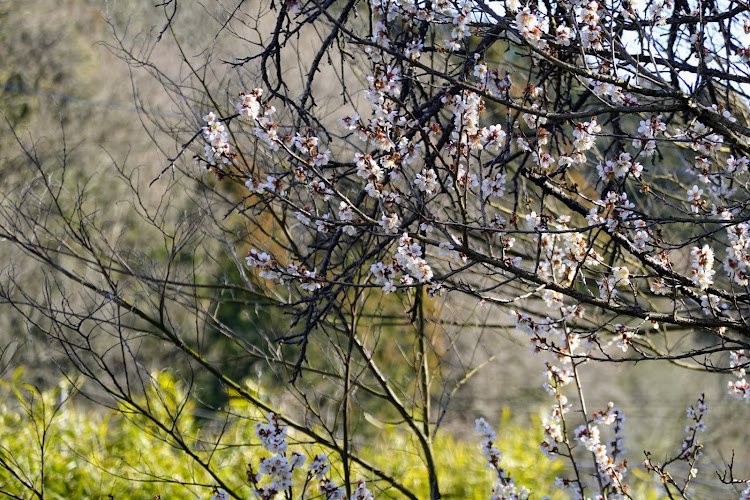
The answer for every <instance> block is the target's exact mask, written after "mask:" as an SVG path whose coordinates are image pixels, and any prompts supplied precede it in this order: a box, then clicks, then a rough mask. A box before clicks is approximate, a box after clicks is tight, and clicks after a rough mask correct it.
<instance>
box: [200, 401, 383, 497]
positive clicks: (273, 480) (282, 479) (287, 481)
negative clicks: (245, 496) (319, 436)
mask: <svg viewBox="0 0 750 500" xmlns="http://www.w3.org/2000/svg"><path fill="white" fill-rule="evenodd" d="M253 428H254V430H255V436H256V437H257V438H258V439H259V440H260V443H261V445H262V446H263V448H264V449H265V450H266V451H268V452H269V453H271V454H272V456H270V457H261V458H260V459H259V462H258V465H257V468H256V467H254V466H253V464H249V465H248V471H247V481H248V483H249V484H250V487H251V488H252V492H253V494H254V496H255V498H258V499H259V500H272V499H274V498H277V497H278V496H279V495H281V494H283V495H284V496H285V498H289V497H291V496H292V476H293V474H294V472H295V471H296V470H300V469H301V468H302V467H303V466H304V464H305V462H306V461H307V457H306V456H305V455H302V454H301V453H298V452H296V451H293V452H291V453H290V452H288V450H287V448H288V445H289V443H288V436H287V427H286V426H285V425H284V424H283V422H282V421H281V418H280V417H279V416H278V415H276V414H274V413H269V414H268V416H267V417H266V421H265V422H264V421H258V422H257V423H256V424H255V425H254V426H253ZM330 471H331V462H330V461H329V459H328V457H327V456H326V455H325V454H318V455H316V456H315V457H314V459H313V460H312V462H311V463H310V465H309V466H308V468H307V475H306V479H305V481H304V487H303V493H302V497H304V489H305V488H306V487H307V485H308V484H309V483H310V482H311V481H313V480H316V481H319V482H320V483H319V486H318V489H319V492H320V494H321V495H323V497H324V498H325V499H326V500H344V498H345V496H346V494H345V489H344V488H343V487H340V486H336V484H335V483H334V481H333V480H332V479H331V478H330V477H329V472H330ZM228 498H229V495H228V494H227V492H226V491H224V490H223V489H217V490H216V493H215V494H214V495H213V496H212V497H211V499H210V500H228ZM372 499H373V496H372V492H371V491H370V490H369V489H367V486H366V485H365V482H364V481H361V480H360V481H359V482H358V483H357V488H356V490H355V491H354V492H353V494H352V497H351V500H372Z"/></svg>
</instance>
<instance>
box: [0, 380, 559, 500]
mask: <svg viewBox="0 0 750 500" xmlns="http://www.w3.org/2000/svg"><path fill="white" fill-rule="evenodd" d="M69 387H70V384H68V383H64V384H61V385H60V387H58V388H55V389H52V390H46V391H40V390H39V389H38V388H35V387H33V386H30V385H28V384H25V383H23V381H22V378H21V373H20V370H19V371H17V373H16V376H15V377H14V378H13V381H12V382H10V383H4V384H3V385H2V391H3V395H2V400H3V404H2V405H0V426H1V428H2V433H1V435H0V440H1V441H2V443H3V447H2V455H1V456H2V462H3V464H4V466H3V467H0V484H1V485H2V486H1V487H0V489H2V490H4V491H7V492H9V493H11V494H14V495H17V496H19V497H21V498H34V496H33V494H32V493H31V491H30V489H29V488H28V487H24V486H23V485H22V484H21V481H19V479H18V478H22V479H23V480H24V481H26V482H27V484H28V485H30V486H31V487H33V488H34V489H36V490H37V491H42V489H43V490H44V496H45V498H50V499H69V498H107V496H108V495H110V494H111V495H113V496H114V498H136V497H138V498H150V497H151V496H153V495H156V494H160V495H161V497H162V498H194V497H195V496H201V497H208V496H210V491H211V487H212V486H213V485H215V484H217V482H216V480H215V479H214V478H212V477H211V476H210V475H209V474H208V473H207V472H206V471H205V469H204V468H203V467H201V465H200V462H204V463H208V461H209V459H210V465H211V468H212V469H213V470H214V471H215V472H216V473H217V476H218V477H220V478H221V479H222V480H223V481H226V484H228V485H230V486H232V487H233V488H236V491H238V492H241V493H242V494H247V495H248V496H249V495H250V492H249V490H248V488H247V487H246V486H243V483H244V474H245V470H246V469H245V467H246V464H247V463H250V462H253V463H256V464H257V461H258V459H259V458H260V457H261V456H263V455H264V454H267V452H263V451H262V449H261V448H260V447H259V446H258V443H257V439H256V438H255V437H254V435H253V429H252V424H253V423H254V421H255V420H256V419H258V418H261V415H259V414H258V413H257V410H253V409H252V407H251V406H249V405H247V404H246V403H245V402H244V401H243V400H240V399H238V398H230V405H231V407H232V411H233V412H236V413H237V414H242V413H244V414H245V415H243V418H242V419H234V420H223V421H218V422H217V421H214V422H213V424H211V423H207V422H211V421H210V420H206V419H197V418H196V414H197V413H198V409H197V407H196V406H195V404H194V403H193V402H192V401H191V400H190V399H189V398H188V397H187V391H186V387H184V386H183V385H182V384H181V383H179V382H178V381H177V380H176V379H175V378H174V377H173V376H171V375H170V374H169V373H167V372H162V373H159V374H155V375H154V376H153V378H152V381H151V383H150V385H149V386H148V387H147V388H146V390H145V392H144V395H143V397H142V398H140V399H138V400H136V401H134V402H133V403H131V404H120V405H119V407H118V408H117V409H116V410H112V411H104V410H103V409H101V408H98V409H97V410H96V411H91V410H87V409H86V408H84V407H83V406H81V405H80V404H76V402H74V401H69V398H68V396H67V394H68V390H69ZM250 389H251V390H252V387H250ZM147 399H148V401H149V404H150V405H151V406H150V409H151V412H152V415H153V416H154V418H153V419H151V420H146V419H145V418H144V417H143V416H141V415H136V413H135V412H134V410H136V408H135V406H137V405H139V404H146V400H147ZM531 424H532V425H531V426H530V427H528V428H522V427H519V426H517V425H514V424H512V423H511V422H510V415H509V413H508V412H507V411H506V412H504V413H503V416H502V418H501V419H500V423H499V429H500V431H499V433H498V439H499V440H500V442H499V443H498V446H499V447H500V448H501V449H503V450H505V452H506V454H505V457H504V459H503V462H504V464H505V465H506V466H507V468H508V469H509V470H511V471H513V473H514V474H516V478H517V482H518V483H519V484H524V485H527V486H528V487H529V488H531V489H532V491H537V492H539V494H541V493H546V492H551V491H552V490H553V483H554V477H555V475H559V474H560V473H562V472H563V466H562V463H561V462H559V461H552V462H550V461H548V460H546V459H545V458H544V457H542V456H541V454H540V452H539V450H538V445H537V443H538V442H539V440H540V438H541V434H540V433H541V431H540V426H539V425H538V424H539V422H538V421H535V420H532V422H531ZM290 434H291V436H290V437H291V441H292V444H291V445H290V450H296V451H300V452H302V453H304V454H306V455H307V456H308V457H310V456H313V455H315V454H317V453H323V452H326V451H328V450H324V449H322V448H321V447H320V446H319V445H314V444H310V443H299V442H298V443H296V444H295V441H294V435H293V433H290ZM405 435H406V434H405V433H402V432H401V430H400V429H399V428H398V426H388V427H386V428H383V430H382V433H381V434H380V435H379V436H377V439H376V440H375V444H372V445H367V446H362V447H361V448H360V449H359V450H357V453H358V455H359V456H361V457H362V458H364V459H365V460H367V461H370V462H374V461H375V460H374V459H375V458H376V457H382V456H384V455H387V456H388V457H390V458H389V470H388V472H390V473H392V474H393V475H394V476H395V477H396V478H397V479H400V480H402V481H403V482H404V484H405V485H406V486H407V487H409V488H410V489H411V490H412V491H414V493H415V494H416V496H417V497H418V498H426V497H427V496H429V494H428V493H429V488H428V484H427V475H426V472H425V468H424V466H423V464H422V459H421V458H420V456H419V453H418V451H417V450H418V449H417V446H416V444H415V443H412V442H411V441H409V440H408V439H407V438H405V437H404V436H405ZM179 440H183V443H184V444H186V445H187V446H188V448H189V450H190V452H191V454H192V455H193V456H190V454H188V453H186V452H185V450H183V449H181V446H180V443H179V442H178V441H179ZM479 443H480V439H479V437H478V436H477V437H476V439H472V436H468V437H467V438H465V439H459V438H457V437H455V436H451V435H449V434H443V435H442V436H441V437H438V439H437V440H436V441H435V443H434V448H435V456H436V458H437V460H438V463H439V472H440V477H441V481H442V488H443V490H444V491H445V493H446V497H448V498H466V499H471V498H477V499H478V498H486V497H487V495H488V494H489V491H490V488H491V487H492V483H493V478H492V473H491V471H490V470H489V469H487V468H486V467H485V466H484V459H483V457H482V453H481V450H480V446H479ZM329 456H330V458H331V459H332V460H333V461H334V467H336V466H337V462H336V457H335V455H333V454H331V453H330V452H329ZM308 460H310V459H308ZM308 463H309V462H308ZM42 464H43V469H42ZM298 474H299V473H298ZM299 475H300V476H304V474H299ZM14 476H15V477H14ZM354 477H361V478H364V479H365V480H368V481H369V480H370V479H371V478H370V477H369V474H368V473H367V471H356V472H355V476H354ZM298 479H300V481H302V480H304V478H303V477H300V478H298ZM308 488H310V487H308ZM310 491H312V490H310ZM381 496H382V497H384V498H398V494H397V493H396V492H394V491H393V490H385V491H381Z"/></svg>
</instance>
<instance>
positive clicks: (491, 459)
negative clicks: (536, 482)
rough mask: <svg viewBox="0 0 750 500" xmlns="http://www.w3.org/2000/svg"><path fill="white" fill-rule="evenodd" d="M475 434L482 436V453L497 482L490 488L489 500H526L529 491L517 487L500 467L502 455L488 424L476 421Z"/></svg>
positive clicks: (483, 421)
mask: <svg viewBox="0 0 750 500" xmlns="http://www.w3.org/2000/svg"><path fill="white" fill-rule="evenodd" d="M476 429H477V432H478V433H480V434H481V435H482V438H483V439H482V452H483V453H484V458H485V459H487V467H489V468H490V469H492V470H493V471H495V475H496V476H497V481H496V482H495V484H494V486H492V492H491V493H490V499H491V500H526V499H528V498H529V495H530V494H531V491H529V489H528V488H526V487H525V486H520V487H519V486H517V485H516V484H515V482H514V481H513V477H512V476H511V475H510V474H508V471H507V470H506V469H505V468H504V467H502V466H501V465H500V460H502V458H503V454H502V453H501V452H500V450H498V449H497V448H496V447H495V440H496V435H495V431H494V430H493V429H492V427H491V426H490V424H488V423H487V421H486V420H485V419H483V418H478V419H477V420H476Z"/></svg>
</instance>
